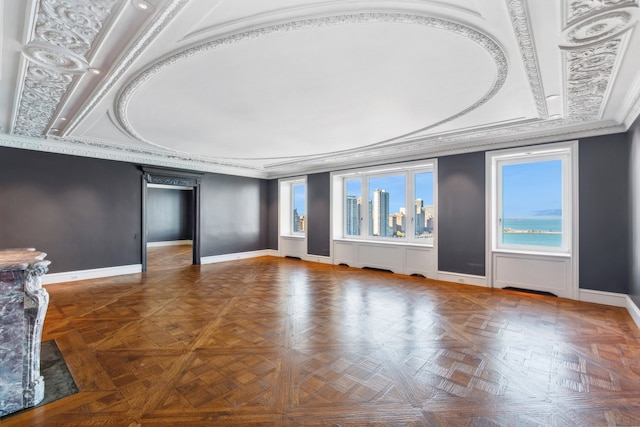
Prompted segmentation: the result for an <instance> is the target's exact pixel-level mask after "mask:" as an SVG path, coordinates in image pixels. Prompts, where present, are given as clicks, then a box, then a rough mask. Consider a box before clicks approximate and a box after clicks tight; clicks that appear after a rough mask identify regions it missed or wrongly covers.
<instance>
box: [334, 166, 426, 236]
mask: <svg viewBox="0 0 640 427" xmlns="http://www.w3.org/2000/svg"><path fill="white" fill-rule="evenodd" d="M434 170H435V162H434V161H433V162H421V163H419V164H416V163H411V164H405V165H398V166H397V167H393V168H388V167H386V168H384V169H383V170H382V169H374V168H371V169H362V170H357V171H349V172H345V173H344V174H334V175H333V179H334V193H335V192H336V191H337V192H339V195H338V196H337V197H336V196H335V195H334V205H339V206H340V207H339V208H337V209H335V210H334V216H335V215H340V216H341V218H340V220H339V221H337V218H334V219H335V220H334V224H342V228H341V229H340V228H337V229H336V230H335V231H334V238H347V239H353V238H356V239H371V240H387V241H407V242H413V243H420V244H433V236H434V229H435V204H434V190H435V188H434Z"/></svg>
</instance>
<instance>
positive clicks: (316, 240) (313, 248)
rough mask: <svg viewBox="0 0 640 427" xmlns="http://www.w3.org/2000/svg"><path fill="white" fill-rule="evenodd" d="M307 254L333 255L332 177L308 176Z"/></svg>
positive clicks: (323, 174)
mask: <svg viewBox="0 0 640 427" xmlns="http://www.w3.org/2000/svg"><path fill="white" fill-rule="evenodd" d="M307 218H308V220H307V253H308V254H309V255H320V256H330V255H331V250H330V246H331V175H330V174H329V173H328V172H326V173H318V174H313V175H307Z"/></svg>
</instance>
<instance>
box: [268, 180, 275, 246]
mask: <svg viewBox="0 0 640 427" xmlns="http://www.w3.org/2000/svg"><path fill="white" fill-rule="evenodd" d="M267 192H268V209H267V211H268V230H267V239H268V245H267V248H269V249H274V250H278V180H277V179H272V180H271V181H269V183H268V189H267Z"/></svg>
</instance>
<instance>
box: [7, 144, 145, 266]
mask: <svg viewBox="0 0 640 427" xmlns="http://www.w3.org/2000/svg"><path fill="white" fill-rule="evenodd" d="M141 194H142V188H141V172H140V171H139V170H138V169H137V168H136V166H134V165H132V164H127V163H119V162H112V161H108V160H98V159H88V158H81V157H73V156H65V155H60V154H51V153H44V152H36V151H27V150H17V149H10V148H3V147H0V248H15V247H35V248H37V249H38V250H41V251H43V252H46V253H47V254H48V257H47V259H49V260H50V261H51V267H50V269H49V271H50V272H52V273H55V272H62V271H75V270H86V269H93V268H102V267H112V266H122V265H132V264H140V262H141V260H140V228H141Z"/></svg>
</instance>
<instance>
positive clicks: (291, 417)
mask: <svg viewBox="0 0 640 427" xmlns="http://www.w3.org/2000/svg"><path fill="white" fill-rule="evenodd" d="M190 257H191V248H190V247H188V246H186V247H182V246H181V247H173V248H172V247H169V248H154V249H150V250H149V271H148V272H147V273H143V274H137V275H129V276H120V277H115V278H108V279H96V280H87V281H82V282H77V283H68V284H60V285H52V286H48V287H47V290H48V291H49V293H50V296H51V307H50V310H49V313H50V316H48V317H47V318H46V320H45V334H44V335H45V339H47V337H48V338H53V339H56V341H57V342H58V346H59V347H60V350H61V352H62V354H63V355H64V356H65V359H66V361H67V363H68V364H69V368H70V371H71V373H72V375H73V376H74V378H75V379H76V381H77V382H78V385H79V387H80V390H81V393H79V394H77V395H75V396H71V397H68V398H65V399H62V400H59V401H56V402H53V403H51V404H49V405H45V406H44V407H41V408H35V409H32V410H28V411H25V412H22V413H20V414H18V415H16V416H13V417H11V416H9V417H5V418H4V419H2V420H0V423H2V425H3V426H4V425H5V424H6V425H11V426H13V425H96V426H100V425H105V426H106V425H122V426H133V427H136V426H140V427H142V426H170V425H171V426H174V425H190V426H193V425H281V426H289V425H292V426H293V425H317V426H321V425H344V426H351V425H353V426H362V425H389V426H396V425H403V426H414V425H415V426H432V425H433V426H458V425H492V426H493V425H527V426H528V425H535V426H538V425H544V426H553V425H558V426H565V425H611V426H614V425H640V401H639V400H638V396H640V333H638V328H637V327H636V325H635V324H634V323H633V321H632V319H631V318H630V316H629V314H628V313H627V312H626V310H625V309H623V308H617V307H609V306H602V305H598V304H590V303H583V302H578V301H572V300H566V299H561V298H553V297H548V296H539V295H529V294H525V293H520V292H514V291H505V290H497V289H486V288H479V287H473V286H465V285H460V284H453V283H444V282H438V281H434V280H428V279H423V278H415V277H407V276H401V275H394V274H390V273H384V272H378V271H367V270H360V269H353V268H348V267H344V266H332V265H325V264H314V263H307V262H303V261H299V260H289V259H282V258H274V257H263V258H256V259H250V260H239V261H233V262H227V263H219V264H210V265H203V266H191V265H189V260H190ZM83 420H84V421H83Z"/></svg>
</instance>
